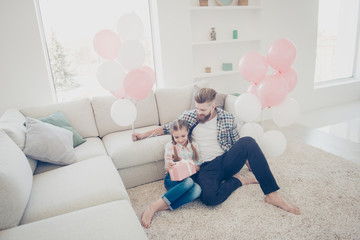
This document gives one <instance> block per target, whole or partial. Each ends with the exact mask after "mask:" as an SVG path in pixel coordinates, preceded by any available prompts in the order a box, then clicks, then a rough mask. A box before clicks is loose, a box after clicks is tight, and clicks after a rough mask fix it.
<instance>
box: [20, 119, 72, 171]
mask: <svg viewBox="0 0 360 240" xmlns="http://www.w3.org/2000/svg"><path fill="white" fill-rule="evenodd" d="M26 128H27V132H26V141H25V148H24V153H25V154H26V155H27V156H29V157H31V158H35V159H37V160H40V161H43V162H48V163H53V164H58V165H67V164H71V163H74V162H75V161H76V156H75V150H74V148H73V133H72V132H71V131H69V130H67V129H64V128H60V127H56V126H54V125H51V124H48V123H44V122H41V121H39V120H36V119H33V118H30V117H27V118H26Z"/></svg>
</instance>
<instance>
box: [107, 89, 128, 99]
mask: <svg viewBox="0 0 360 240" xmlns="http://www.w3.org/2000/svg"><path fill="white" fill-rule="evenodd" d="M110 93H111V94H112V95H114V96H115V97H117V98H122V99H124V98H125V97H126V93H125V90H124V88H120V89H119V90H117V91H110Z"/></svg>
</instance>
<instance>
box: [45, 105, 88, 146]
mask: <svg viewBox="0 0 360 240" xmlns="http://www.w3.org/2000/svg"><path fill="white" fill-rule="evenodd" d="M39 120H40V121H42V122H44V123H49V124H51V125H54V126H57V127H61V128H65V129H67V130H70V131H71V132H72V133H73V147H76V146H79V145H80V144H82V143H84V142H85V141H86V140H85V139H84V138H83V137H82V136H80V134H79V133H78V132H76V131H75V130H74V129H73V128H72V126H71V125H70V123H69V122H68V120H67V119H66V117H65V115H64V114H63V113H62V112H61V111H57V112H55V113H53V114H51V115H50V116H48V117H44V118H40V119H39Z"/></svg>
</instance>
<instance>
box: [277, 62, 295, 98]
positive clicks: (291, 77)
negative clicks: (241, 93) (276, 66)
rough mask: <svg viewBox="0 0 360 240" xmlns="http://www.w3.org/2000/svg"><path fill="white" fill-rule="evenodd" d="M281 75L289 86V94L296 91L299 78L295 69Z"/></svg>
mask: <svg viewBox="0 0 360 240" xmlns="http://www.w3.org/2000/svg"><path fill="white" fill-rule="evenodd" d="M280 75H281V76H282V77H283V78H284V79H285V81H286V83H287V85H288V92H291V91H292V90H294V88H295V87H296V85H297V82H298V76H297V73H296V71H295V69H294V68H292V67H290V68H289V69H287V70H285V71H283V72H282V73H280Z"/></svg>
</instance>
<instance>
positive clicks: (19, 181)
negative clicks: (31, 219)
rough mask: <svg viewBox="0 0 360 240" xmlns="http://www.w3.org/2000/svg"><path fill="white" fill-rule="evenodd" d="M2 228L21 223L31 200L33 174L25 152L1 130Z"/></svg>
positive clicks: (0, 220) (0, 188)
mask: <svg viewBox="0 0 360 240" xmlns="http://www.w3.org/2000/svg"><path fill="white" fill-rule="evenodd" d="M0 152H1V154H0V183H1V186H0V196H1V201H0V230H3V229H6V228H11V227H15V226H17V225H19V223H20V220H21V218H22V216H23V213H24V211H25V208H26V205H27V203H28V201H29V197H30V193H31V187H32V182H33V175H32V171H31V168H30V165H29V162H28V161H27V159H26V157H25V155H24V153H23V152H22V151H21V149H20V148H19V147H18V146H17V145H16V144H15V143H14V141H12V140H11V139H10V137H9V136H8V135H7V134H6V133H5V132H4V131H2V130H0Z"/></svg>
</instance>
